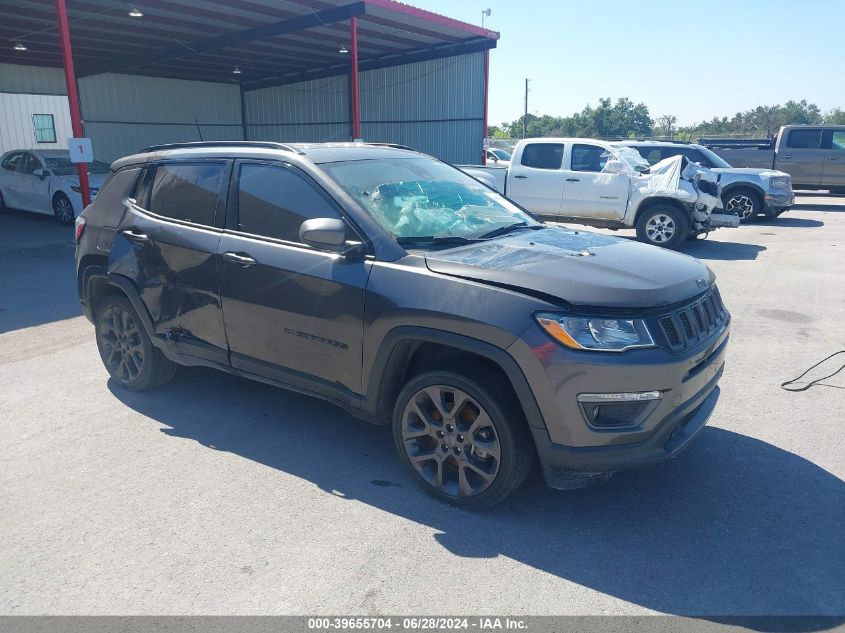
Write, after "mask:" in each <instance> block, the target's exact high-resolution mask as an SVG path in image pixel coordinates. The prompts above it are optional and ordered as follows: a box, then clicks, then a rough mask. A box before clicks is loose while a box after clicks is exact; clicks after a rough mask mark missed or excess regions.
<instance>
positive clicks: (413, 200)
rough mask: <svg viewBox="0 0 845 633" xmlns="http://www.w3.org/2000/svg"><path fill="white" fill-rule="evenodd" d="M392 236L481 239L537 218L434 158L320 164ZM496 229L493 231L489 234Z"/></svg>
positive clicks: (422, 239) (532, 222)
mask: <svg viewBox="0 0 845 633" xmlns="http://www.w3.org/2000/svg"><path fill="white" fill-rule="evenodd" d="M321 167H322V169H323V171H325V172H326V173H327V174H328V175H329V177H331V178H332V179H333V180H334V181H335V182H337V183H338V184H339V185H340V186H341V187H342V188H343V189H344V190H345V191H346V192H347V193H348V194H349V195H350V196H352V197H353V198H355V200H357V201H358V202H359V203H360V204H361V206H363V207H364V209H365V210H366V211H367V213H369V214H370V216H372V218H373V219H374V220H375V221H376V222H378V223H379V224H380V225H381V226H382V227H383V228H384V229H385V230H386V231H387V232H389V233H390V234H391V235H393V236H394V237H395V238H400V239H401V238H405V239H402V241H408V239H407V238H420V241H427V240H433V239H438V238H466V239H481V238H482V237H485V236H488V234H490V233H494V232H495V231H497V230H498V229H503V228H504V227H513V226H519V227H529V228H530V227H535V226H537V227H539V226H542V224H541V223H540V222H537V221H536V220H534V219H533V218H532V217H531V216H530V215H528V214H527V213H525V212H523V211H522V210H520V209H519V208H518V207H517V206H515V205H514V204H513V203H511V202H509V201H508V200H507V199H505V198H504V197H502V196H500V195H499V194H498V193H496V192H495V191H493V190H492V189H489V188H488V187H486V186H484V185H482V184H481V183H479V182H478V181H477V180H475V179H474V178H471V177H470V176H467V175H466V174H464V173H463V172H461V171H459V170H457V169H455V168H454V167H450V166H449V165H446V164H445V163H441V162H440V161H438V160H435V159H433V158H424V157H420V158H391V159H375V160H356V161H342V162H337V163H326V164H323V165H321ZM494 234H498V233H494Z"/></svg>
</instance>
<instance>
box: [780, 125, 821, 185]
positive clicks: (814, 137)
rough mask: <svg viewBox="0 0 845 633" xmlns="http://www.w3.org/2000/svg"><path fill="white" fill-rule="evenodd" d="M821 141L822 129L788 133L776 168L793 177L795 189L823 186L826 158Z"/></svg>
mask: <svg viewBox="0 0 845 633" xmlns="http://www.w3.org/2000/svg"><path fill="white" fill-rule="evenodd" d="M821 141H822V130H821V128H793V129H791V130H788V131H787V133H786V141H785V142H784V144H783V147H781V148H780V149H778V155H777V164H776V165H775V166H776V168H777V169H779V170H781V171H785V172H786V173H787V174H789V175H790V176H792V184H793V186H794V187H796V188H797V187H800V185H809V186H810V187H818V186H819V185H820V184H821V178H822V171H823V169H824V156H825V151H824V150H822V149H821Z"/></svg>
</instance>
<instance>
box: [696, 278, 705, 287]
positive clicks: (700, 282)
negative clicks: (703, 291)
mask: <svg viewBox="0 0 845 633" xmlns="http://www.w3.org/2000/svg"><path fill="white" fill-rule="evenodd" d="M695 283H696V285H697V286H698V287H699V288H706V287H707V282H706V281H704V280H703V279H696V280H695Z"/></svg>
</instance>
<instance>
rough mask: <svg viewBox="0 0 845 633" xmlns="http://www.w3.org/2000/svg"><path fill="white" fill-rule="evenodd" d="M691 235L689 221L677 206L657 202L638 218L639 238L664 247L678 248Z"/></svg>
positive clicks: (647, 242)
mask: <svg viewBox="0 0 845 633" xmlns="http://www.w3.org/2000/svg"><path fill="white" fill-rule="evenodd" d="M687 235H689V222H688V221H687V218H686V216H685V215H683V214H682V213H681V212H680V211H679V210H678V209H677V208H676V207H673V206H671V205H668V204H656V205H654V206H653V207H649V208H648V209H646V210H645V211H643V212H642V213H641V214H640V217H639V218H637V239H638V240H639V241H641V242H645V243H646V244H652V245H653V246H661V247H663V248H678V246H680V245H681V244H682V243H683V242H684V240H686V239H687Z"/></svg>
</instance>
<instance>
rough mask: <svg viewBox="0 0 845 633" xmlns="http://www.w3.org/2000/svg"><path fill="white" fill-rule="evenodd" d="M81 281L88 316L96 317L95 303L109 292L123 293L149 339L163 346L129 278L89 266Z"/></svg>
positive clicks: (154, 343)
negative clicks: (88, 312)
mask: <svg viewBox="0 0 845 633" xmlns="http://www.w3.org/2000/svg"><path fill="white" fill-rule="evenodd" d="M81 283H82V288H83V289H84V294H83V295H82V296H83V297H85V303H86V304H87V306H88V309H89V310H90V313H91V316H90V317H89V318H90V319H91V320H94V319H95V318H96V312H95V311H96V307H97V304H98V303H99V302H100V301H102V300H103V298H104V297H107V296H108V295H110V294H117V295H123V296H124V297H126V298H127V299H128V300H129V303H131V304H132V307H133V308H135V312H137V313H138V317H139V318H140V319H141V324H142V325H143V326H144V329H145V330H146V332H147V335H149V337H150V340H151V341H152V342H153V345H155V346H156V347H159V348H160V349H161V348H162V347H163V346H162V345H161V344H160V343H159V341H158V337H156V336H155V329H154V328H153V320H152V318H151V317H150V313H149V312H148V311H147V307H146V306H145V305H144V302H143V301H141V296H140V295H139V294H138V289H137V288H136V287H135V284H133V283H132V281H131V280H129V279H128V278H126V277H122V276H121V275H115V274H113V273H108V272H106V271H105V270H104V269H103V268H101V267H99V266H91V267H89V268H88V269H86V270H85V273H83V279H82V282H81ZM86 316H87V314H86Z"/></svg>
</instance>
